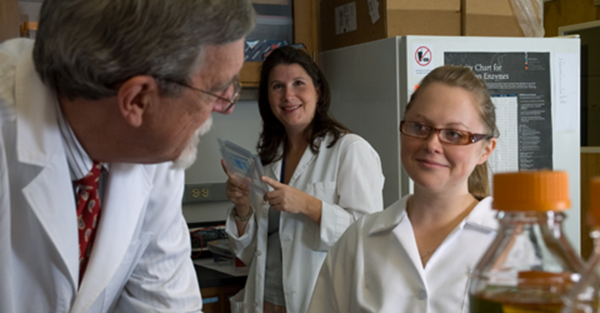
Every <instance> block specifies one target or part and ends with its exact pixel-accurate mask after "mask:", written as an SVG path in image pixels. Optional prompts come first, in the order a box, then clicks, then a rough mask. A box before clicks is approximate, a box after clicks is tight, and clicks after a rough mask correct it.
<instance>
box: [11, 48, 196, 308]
mask: <svg viewBox="0 0 600 313" xmlns="http://www.w3.org/2000/svg"><path fill="white" fill-rule="evenodd" d="M32 48H33V41H30V40H23V39H17V40H12V41H7V42H5V43H3V44H0V312H11V313H21V312H59V313H62V312H81V313H83V312H86V313H89V312H188V311H194V312H196V311H200V309H201V307H202V300H201V297H200V290H199V287H198V282H197V278H196V273H195V271H194V267H193V264H192V261H191V258H190V237H189V232H188V230H187V225H186V223H185V220H184V219H183V216H182V213H181V195H182V193H183V184H184V179H183V171H174V170H171V169H170V163H163V164H158V165H137V164H123V163H112V164H110V171H109V174H108V178H107V183H106V189H105V192H104V193H105V194H104V199H103V202H102V208H101V216H100V221H99V225H98V229H97V234H96V240H95V243H94V246H93V250H92V253H91V257H90V260H89V263H88V266H87V270H86V272H85V275H84V278H83V281H82V284H81V286H78V279H79V278H78V276H79V247H78V245H79V243H78V230H77V218H76V207H75V194H74V190H73V185H72V182H71V177H70V174H69V167H68V165H67V158H66V157H65V150H64V147H63V142H62V137H61V134H60V131H59V127H58V121H57V109H58V106H57V98H56V95H55V94H54V93H53V92H52V91H51V90H49V89H48V88H47V87H46V86H44V85H43V84H42V82H41V80H40V79H39V76H38V75H37V73H36V72H35V69H34V65H33V61H32V56H31V51H32Z"/></svg>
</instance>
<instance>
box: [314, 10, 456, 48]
mask: <svg viewBox="0 0 600 313" xmlns="http://www.w3.org/2000/svg"><path fill="white" fill-rule="evenodd" d="M460 1H461V0H426V1H425V0H379V1H377V0H321V13H320V18H321V50H323V51H324V50H330V49H335V48H340V47H345V46H350V45H355V44H359V43H363V42H369V41H373V40H378V39H383V38H388V37H394V36H403V35H438V36H460V33H461V22H460V18H461V16H460Z"/></svg>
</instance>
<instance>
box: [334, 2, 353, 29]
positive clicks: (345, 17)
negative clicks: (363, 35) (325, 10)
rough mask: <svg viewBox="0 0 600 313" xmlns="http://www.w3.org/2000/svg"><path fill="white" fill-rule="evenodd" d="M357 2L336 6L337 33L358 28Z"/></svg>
mask: <svg viewBox="0 0 600 313" xmlns="http://www.w3.org/2000/svg"><path fill="white" fill-rule="evenodd" d="M357 29H358V27H357V23H356V2H350V3H348V4H344V5H340V6H338V7H336V8H335V34H336V35H340V34H343V33H347V32H351V31H353V30H357Z"/></svg>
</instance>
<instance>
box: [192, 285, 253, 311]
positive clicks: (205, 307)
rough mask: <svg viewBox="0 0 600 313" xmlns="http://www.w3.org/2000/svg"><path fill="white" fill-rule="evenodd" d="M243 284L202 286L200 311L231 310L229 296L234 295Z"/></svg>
mask: <svg viewBox="0 0 600 313" xmlns="http://www.w3.org/2000/svg"><path fill="white" fill-rule="evenodd" d="M243 288H244V285H229V286H219V287H210V288H202V289H201V290H200V292H201V293H202V302H203V303H202V311H203V312H204V313H221V312H231V305H230V304H229V298H231V297H233V296H235V294H236V293H238V292H239V291H240V290H242V289H243Z"/></svg>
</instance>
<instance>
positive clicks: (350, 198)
mask: <svg viewBox="0 0 600 313" xmlns="http://www.w3.org/2000/svg"><path fill="white" fill-rule="evenodd" d="M332 138H333V136H331V135H329V134H328V135H326V137H325V138H324V139H323V140H322V141H321V140H319V139H318V140H319V144H320V150H319V153H318V154H314V153H312V152H311V150H310V148H307V149H306V151H305V152H304V155H303V156H302V158H301V159H300V162H299V163H298V166H297V167H296V170H295V172H294V174H293V176H292V178H291V179H290V182H289V185H290V186H292V187H294V188H297V189H299V190H302V191H304V192H306V193H308V194H309V195H312V196H314V197H316V198H317V199H319V200H321V201H322V204H323V205H322V208H323V209H322V216H321V225H320V226H319V225H317V224H315V223H314V222H313V221H312V220H310V219H309V218H308V217H306V216H305V215H302V214H290V213H286V212H282V213H281V216H280V220H279V237H280V238H281V251H282V258H283V261H282V266H283V274H282V276H283V286H284V296H285V301H286V307H287V312H288V313H305V312H307V309H308V304H309V301H310V296H311V295H312V289H313V286H314V284H315V282H316V279H317V275H318V273H319V270H320V268H321V264H322V263H323V261H324V260H325V256H326V255H327V251H328V250H329V248H330V247H331V246H332V245H333V244H334V243H335V242H336V241H337V240H338V238H340V237H341V236H342V233H343V232H344V231H345V230H346V228H348V226H350V224H352V223H353V222H354V221H355V220H356V219H357V218H359V217H361V216H363V215H365V214H367V213H372V212H376V211H381V210H382V209H383V195H382V190H383V183H384V177H383V174H382V171H381V162H380V160H379V156H378V154H377V152H375V150H374V149H373V148H372V147H371V146H370V145H369V143H367V142H366V141H365V140H364V139H362V138H361V137H359V136H357V135H354V134H347V135H345V136H343V137H341V138H340V139H339V140H338V142H337V143H336V144H335V145H334V146H333V147H331V148H327V146H328V144H329V143H330V142H331V140H332ZM265 174H266V175H267V176H269V177H271V178H273V179H277V180H279V177H280V174H281V160H280V161H277V162H274V163H272V164H269V165H267V166H265ZM251 201H252V203H254V205H253V207H254V208H255V209H256V212H255V214H254V217H253V218H252V219H251V220H250V222H249V223H248V224H247V226H246V230H245V233H244V234H243V235H242V236H238V231H237V227H236V224H235V221H233V219H232V218H231V215H228V219H227V222H226V224H227V226H226V228H227V233H228V235H229V238H230V241H231V243H232V246H233V248H234V251H235V253H236V255H237V256H238V257H239V258H240V259H241V260H242V261H244V263H246V264H247V265H248V266H250V271H249V275H248V279H247V281H246V288H245V289H244V290H242V291H241V292H240V293H239V294H237V295H236V296H235V297H233V298H232V301H231V305H232V311H233V312H257V313H258V312H261V313H262V307H263V298H264V285H265V284H264V279H265V263H266V257H267V251H266V248H267V227H268V224H269V221H268V215H269V213H268V210H269V205H268V203H265V202H263V201H262V195H258V194H254V195H253V196H252V199H251Z"/></svg>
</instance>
